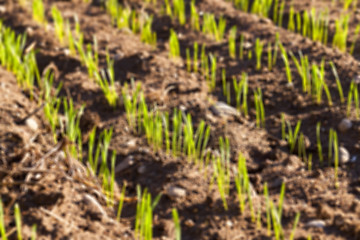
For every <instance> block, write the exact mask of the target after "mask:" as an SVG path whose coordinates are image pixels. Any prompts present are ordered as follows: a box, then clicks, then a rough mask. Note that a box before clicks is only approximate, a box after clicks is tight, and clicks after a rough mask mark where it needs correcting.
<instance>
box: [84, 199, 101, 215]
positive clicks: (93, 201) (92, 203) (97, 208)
mask: <svg viewBox="0 0 360 240" xmlns="http://www.w3.org/2000/svg"><path fill="white" fill-rule="evenodd" d="M83 201H84V203H85V204H86V205H88V206H90V207H91V208H92V211H93V212H94V213H96V214H99V215H100V216H106V212H105V210H104V209H103V208H102V206H101V205H100V203H99V202H98V201H97V200H96V199H95V198H94V197H93V196H91V195H90V194H85V195H84V197H83Z"/></svg>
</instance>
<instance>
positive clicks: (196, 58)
mask: <svg viewBox="0 0 360 240" xmlns="http://www.w3.org/2000/svg"><path fill="white" fill-rule="evenodd" d="M193 68H194V72H195V73H197V71H198V43H197V42H194V54H193Z"/></svg>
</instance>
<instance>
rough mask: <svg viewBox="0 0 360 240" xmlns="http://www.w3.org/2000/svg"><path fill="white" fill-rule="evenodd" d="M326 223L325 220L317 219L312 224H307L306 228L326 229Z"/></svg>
mask: <svg viewBox="0 0 360 240" xmlns="http://www.w3.org/2000/svg"><path fill="white" fill-rule="evenodd" d="M325 225H326V224H325V222H324V221H323V220H320V219H316V220H312V221H310V222H307V223H306V225H305V226H306V227H314V228H324V227H325Z"/></svg>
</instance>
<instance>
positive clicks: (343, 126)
mask: <svg viewBox="0 0 360 240" xmlns="http://www.w3.org/2000/svg"><path fill="white" fill-rule="evenodd" d="M351 127H352V122H351V121H350V120H349V119H347V118H344V119H343V120H341V122H340V123H339V125H338V129H339V131H340V132H342V133H344V132H346V131H348V130H349V129H350V128H351Z"/></svg>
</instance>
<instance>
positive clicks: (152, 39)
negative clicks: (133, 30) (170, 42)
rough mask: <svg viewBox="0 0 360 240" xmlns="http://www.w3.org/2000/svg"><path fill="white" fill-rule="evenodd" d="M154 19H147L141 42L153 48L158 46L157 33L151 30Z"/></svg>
mask: <svg viewBox="0 0 360 240" xmlns="http://www.w3.org/2000/svg"><path fill="white" fill-rule="evenodd" d="M152 21H153V17H149V18H147V19H146V21H145V24H144V26H143V28H142V30H141V41H142V42H144V43H147V44H149V45H151V46H154V47H155V46H156V32H153V31H152V30H151V25H152Z"/></svg>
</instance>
